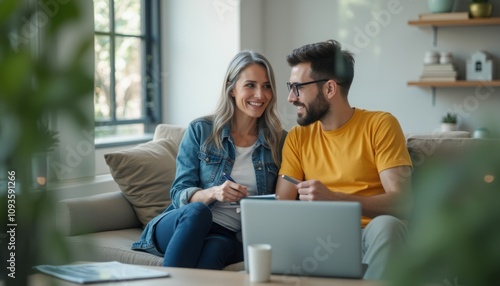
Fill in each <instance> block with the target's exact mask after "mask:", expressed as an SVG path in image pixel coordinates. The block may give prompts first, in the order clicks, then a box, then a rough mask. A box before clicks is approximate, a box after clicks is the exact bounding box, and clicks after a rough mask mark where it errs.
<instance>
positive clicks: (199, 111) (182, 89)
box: [162, 0, 240, 126]
mask: <svg viewBox="0 0 500 286" xmlns="http://www.w3.org/2000/svg"><path fill="white" fill-rule="evenodd" d="M162 5H163V7H162V10H163V11H162V12H163V13H162V14H163V16H162V19H163V22H162V28H163V31H162V34H163V42H162V51H163V53H162V56H163V71H162V80H163V94H164V96H163V122H166V123H170V124H176V125H181V126H187V124H188V123H189V122H190V121H191V120H193V119H195V118H196V117H199V116H203V115H207V114H209V113H211V112H213V111H214V109H215V105H216V103H217V100H218V98H219V96H220V91H221V87H222V81H223V78H224V74H225V72H226V68H227V66H228V64H229V61H230V60H231V58H232V57H233V56H234V55H235V54H236V53H237V52H238V51H239V47H240V45H239V27H240V25H239V18H240V16H239V1H237V0H209V1H207V0H183V1H179V0H167V1H163V2H162Z"/></svg>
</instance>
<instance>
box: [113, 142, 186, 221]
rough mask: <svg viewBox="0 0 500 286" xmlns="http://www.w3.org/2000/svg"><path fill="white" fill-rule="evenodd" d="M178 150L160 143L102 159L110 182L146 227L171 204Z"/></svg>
mask: <svg viewBox="0 0 500 286" xmlns="http://www.w3.org/2000/svg"><path fill="white" fill-rule="evenodd" d="M178 148H179V146H178V145H177V144H176V143H174V141H172V140H170V139H160V140H156V141H150V142H148V143H144V144H141V145H138V146H136V147H134V148H131V149H128V150H124V151H117V152H113V153H108V154H105V155H104V159H105V160H106V164H107V165H108V167H109V170H110V171H111V175H112V176H113V179H114V180H115V182H116V183H117V184H118V186H119V187H120V190H121V191H122V192H123V195H124V196H125V198H126V199H127V200H128V201H129V202H130V204H131V205H132V207H133V208H134V211H135V212H136V214H137V218H138V219H139V220H140V221H141V223H142V224H143V225H146V224H147V223H148V222H149V221H150V220H151V219H152V218H154V217H155V216H156V215H158V214H160V213H161V212H162V211H163V210H165V208H166V207H167V206H168V205H169V204H170V186H171V185H172V182H173V180H174V178H175V160H176V156H177V151H178Z"/></svg>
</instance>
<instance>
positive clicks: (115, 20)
mask: <svg viewBox="0 0 500 286" xmlns="http://www.w3.org/2000/svg"><path fill="white" fill-rule="evenodd" d="M159 3H160V0H94V18H95V20H94V23H95V24H94V25H95V93H94V118H95V135H96V146H98V147H105V146H110V145H118V144H125V143H126V144H131V143H136V142H140V141H146V140H148V139H149V138H150V137H149V138H148V134H151V133H152V132H153V131H154V127H155V126H156V124H158V123H159V121H160V119H161V118H160V117H161V110H160V106H161V101H160V99H161V80H160V76H159V75H160V36H159V35H160V17H159V13H160V7H159V5H160V4H159Z"/></svg>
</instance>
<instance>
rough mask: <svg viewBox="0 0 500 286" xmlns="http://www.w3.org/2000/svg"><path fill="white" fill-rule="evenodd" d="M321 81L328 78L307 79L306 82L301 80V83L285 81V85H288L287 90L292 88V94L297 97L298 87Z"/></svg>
mask: <svg viewBox="0 0 500 286" xmlns="http://www.w3.org/2000/svg"><path fill="white" fill-rule="evenodd" d="M322 81H329V79H320V80H313V81H308V82H303V83H289V82H287V83H286V86H287V87H288V92H290V90H293V94H295V96H296V97H299V87H301V86H304V85H308V84H312V83H317V82H322Z"/></svg>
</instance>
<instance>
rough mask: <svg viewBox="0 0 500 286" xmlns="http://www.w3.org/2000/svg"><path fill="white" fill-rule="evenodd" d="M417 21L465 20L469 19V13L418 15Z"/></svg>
mask: <svg viewBox="0 0 500 286" xmlns="http://www.w3.org/2000/svg"><path fill="white" fill-rule="evenodd" d="M418 19H419V20H421V21H427V20H428V21H447V20H467V19H469V12H450V13H428V14H419V15H418Z"/></svg>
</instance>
